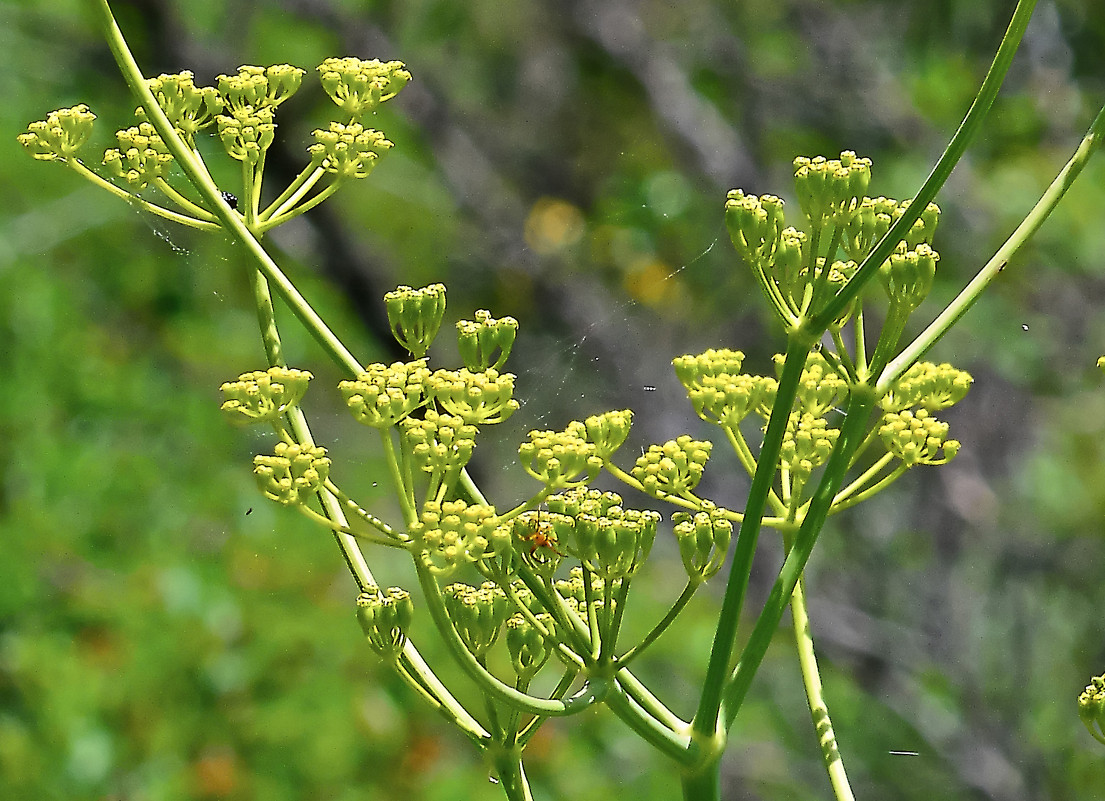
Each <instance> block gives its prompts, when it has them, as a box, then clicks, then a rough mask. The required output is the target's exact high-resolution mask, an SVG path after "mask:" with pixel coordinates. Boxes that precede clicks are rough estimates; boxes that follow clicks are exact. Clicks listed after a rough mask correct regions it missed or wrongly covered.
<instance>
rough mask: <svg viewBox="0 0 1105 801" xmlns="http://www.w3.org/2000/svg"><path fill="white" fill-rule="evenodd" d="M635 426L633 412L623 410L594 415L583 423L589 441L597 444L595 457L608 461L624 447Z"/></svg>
mask: <svg viewBox="0 0 1105 801" xmlns="http://www.w3.org/2000/svg"><path fill="white" fill-rule="evenodd" d="M632 424H633V412H632V411H631V410H629V409H623V410H621V411H616V412H606V413H605V414H598V415H592V416H591V417H588V418H587V419H586V420H584V421H583V425H584V426H585V427H586V428H587V439H588V440H590V441H591V442H593V443H594V444H595V455H596V456H598V457H599V458H600V459H602V460H603V461H607V460H609V459H610V457H611V456H613V455H614V451H616V450H617V449H618V448H620V447H621V446H622V443H623V442H625V439H626V437H628V436H629V427H630V426H631V425H632Z"/></svg>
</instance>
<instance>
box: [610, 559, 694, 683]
mask: <svg viewBox="0 0 1105 801" xmlns="http://www.w3.org/2000/svg"><path fill="white" fill-rule="evenodd" d="M701 586H702V582H700V581H699V582H695V581H690V580H688V581H687V586H686V587H684V588H683V592H681V593H679V597H678V598H676V599H675V603H673V604H672V605H671V609H669V610H668V611H667V614H665V615H664V616H663V617H662V618H661V619H660V622H658V623H657V624H656V625H655V626H653V627H652V631H650V632H649V633H648V634H646V635H645V636H644V638H643V639H642V640H641V641H640V642H639V643H637V644H636V645H634V646H633V647H632V648H630V649H629V650H628V651H626V652H625V653H624V654H622V655H621V656H620V657H619V658H618V665H619V666H620V667H625V666H626V665H628V664H629V663H630V662H632V661H633V660H634V659H636V658H637V657H639V656H640V655H641V654H642V653H644V652H645V649H647V648H648V647H649V646H650V645H652V643H654V642H655V641H656V640H657V638H659V636H660V635H661V634H663V633H664V632H665V631H667V630H668V626H670V625H671V624H672V623H674V622H675V619H676V618H677V617H679V613H680V612H682V611H683V609H684V608H685V607H686V606H687V604H688V603H690V600H691V598H693V597H694V594H695V592H697V591H698V588H699V587H701Z"/></svg>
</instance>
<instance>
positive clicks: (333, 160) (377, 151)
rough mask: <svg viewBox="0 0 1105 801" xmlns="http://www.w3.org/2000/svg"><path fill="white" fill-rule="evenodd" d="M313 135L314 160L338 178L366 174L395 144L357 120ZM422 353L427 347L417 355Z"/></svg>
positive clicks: (335, 124)
mask: <svg viewBox="0 0 1105 801" xmlns="http://www.w3.org/2000/svg"><path fill="white" fill-rule="evenodd" d="M311 136H313V137H314V139H315V144H313V145H311V146H310V147H308V148H307V152H308V153H310V154H311V160H312V161H313V163H314V164H315V165H316V166H317V167H319V168H320V169H322V170H325V171H326V172H328V173H332V174H334V175H336V176H337V177H339V178H367V177H368V175H369V173H371V172H372V169H373V167H375V166H376V162H377V161H378V160H379V158H380V156H382V155H383V154H384V153H386V152H387V151H388V150H390V149H391V148H392V147H393V143H392V142H391V141H389V140H388V139H387V138H386V137H385V136H384V135H383V134H382V133H380V132H379V131H375V130H373V129H371V128H365V127H364V126H363V125H361V124H360V123H357V122H354V123H350V124H349V125H343V124H341V123H340V122H332V123H330V129H329V130H327V131H323V130H320V129H316V130H315V131H313V132H312V133H311ZM438 286H440V285H438ZM440 324H441V320H440V319H439V320H438V325H440ZM435 333H436V329H435ZM411 352H412V353H414V351H411ZM423 354H425V351H424V350H423V351H422V352H421V353H415V354H414V355H416V356H422V355H423Z"/></svg>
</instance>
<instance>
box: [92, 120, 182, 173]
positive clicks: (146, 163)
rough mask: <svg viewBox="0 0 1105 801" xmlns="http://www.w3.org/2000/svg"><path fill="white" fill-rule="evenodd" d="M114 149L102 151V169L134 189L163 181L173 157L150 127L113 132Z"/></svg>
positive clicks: (144, 123)
mask: <svg viewBox="0 0 1105 801" xmlns="http://www.w3.org/2000/svg"><path fill="white" fill-rule="evenodd" d="M115 138H116V139H117V140H118V142H119V147H118V148H114V147H113V148H110V149H108V150H106V151H104V161H103V163H104V166H106V167H107V168H108V172H110V173H111V174H112V175H114V176H115V177H116V178H122V179H123V180H125V181H126V182H127V183H128V184H130V185H131V186H132V187H133V188H135V189H145V188H146V186H147V184H149V183H151V182H154V181H156V180H158V179H159V178H164V176H165V174H166V173H167V172H168V170H169V165H170V164H172V162H173V156H172V154H171V153H170V152H169V149H168V148H167V147H166V146H165V143H164V142H163V141H161V137H160V136H158V134H157V131H156V130H155V129H154V127H153V125H151V124H150V123H148V122H143V123H139V124H138V125H136V126H133V127H131V128H125V129H123V130H121V131H116V133H115Z"/></svg>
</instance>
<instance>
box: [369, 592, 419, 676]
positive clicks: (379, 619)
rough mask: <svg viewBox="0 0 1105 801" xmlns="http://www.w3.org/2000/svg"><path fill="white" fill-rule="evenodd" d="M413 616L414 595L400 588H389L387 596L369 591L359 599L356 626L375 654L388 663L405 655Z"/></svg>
mask: <svg viewBox="0 0 1105 801" xmlns="http://www.w3.org/2000/svg"><path fill="white" fill-rule="evenodd" d="M413 616H414V602H413V601H411V595H410V593H409V592H407V591H406V590H403V589H400V588H399V587H388V589H387V592H386V593H381V592H380V590H379V589H378V588H376V587H366V588H365V591H364V592H362V593H361V594H360V595H359V596H357V622H358V623H360V624H361V630H362V631H363V632H364V635H365V637H366V638H367V639H368V644H369V645H371V646H372V650H374V651H375V652H376V653H377V654H379V655H380V656H381V657H382V658H383V659H385V660H387V661H392V660H394V659H396V658H398V656H399V654H401V653H402V651H403V648H404V647H405V646H406V644H407V631H408V629H409V628H410V625H411V619H412V618H413Z"/></svg>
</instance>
